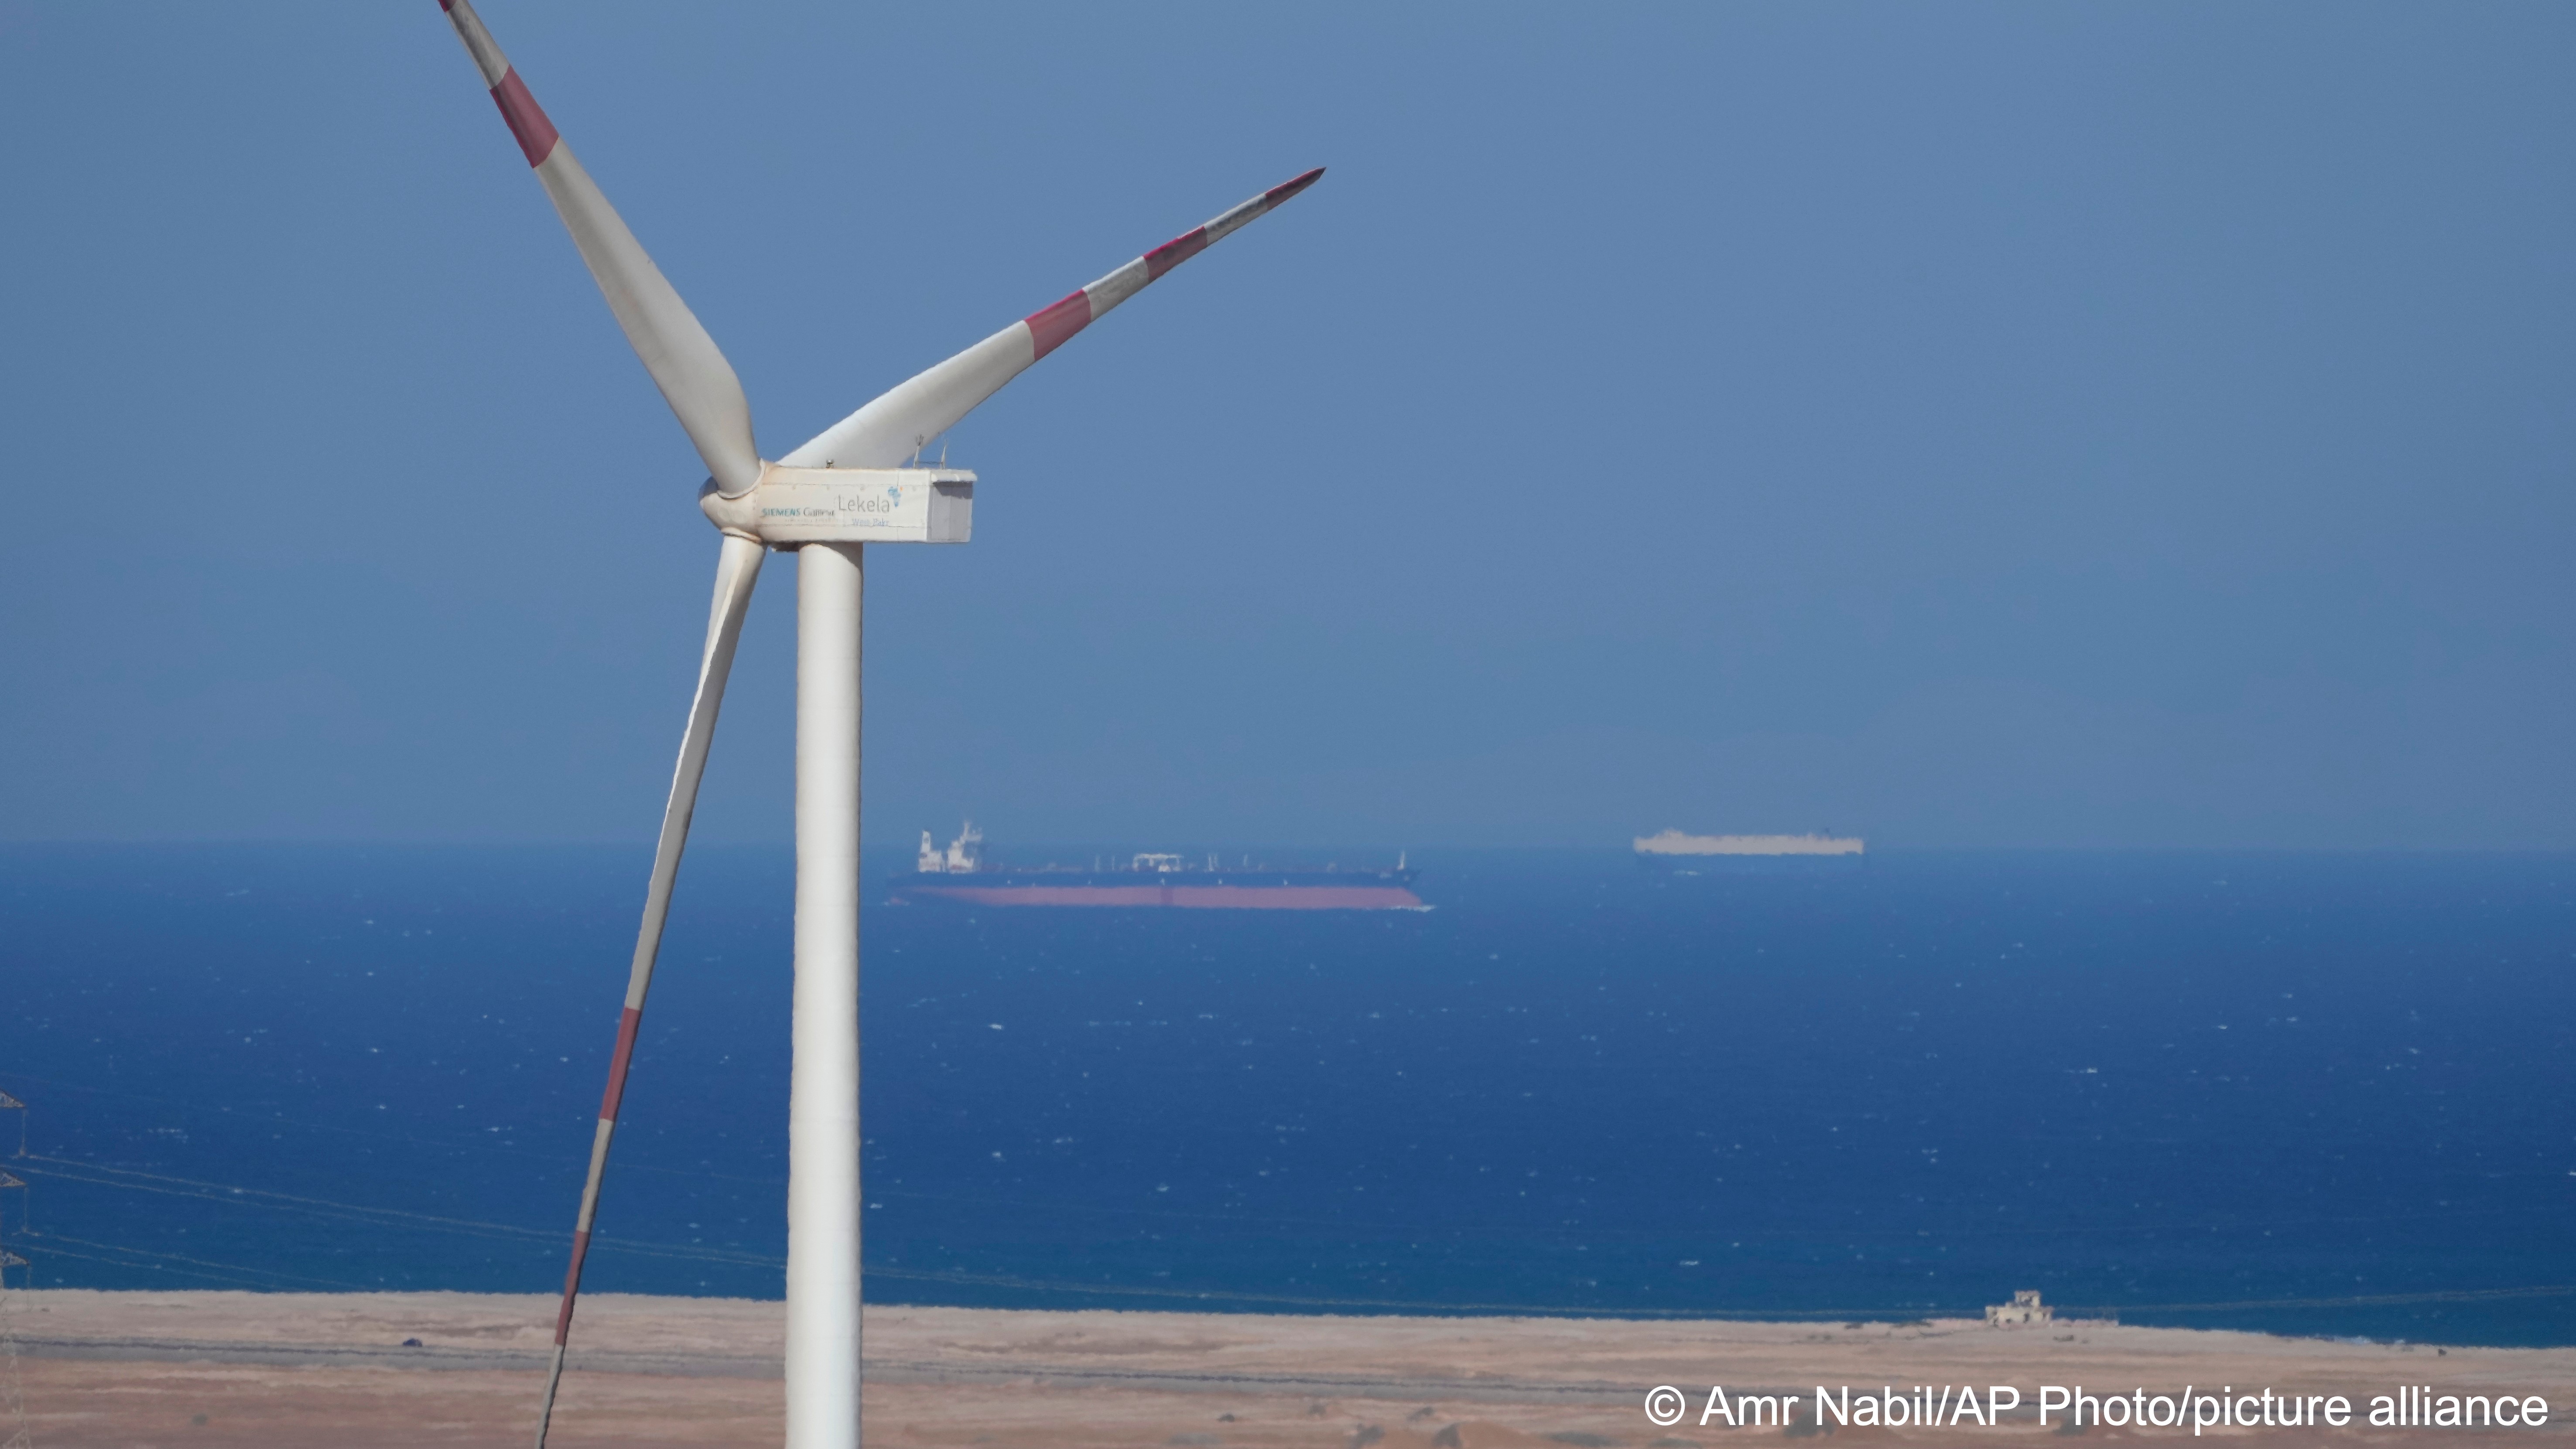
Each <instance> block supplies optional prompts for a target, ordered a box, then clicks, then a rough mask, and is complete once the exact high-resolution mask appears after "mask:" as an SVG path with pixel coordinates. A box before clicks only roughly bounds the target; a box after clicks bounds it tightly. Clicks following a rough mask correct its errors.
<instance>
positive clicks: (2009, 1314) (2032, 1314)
mask: <svg viewBox="0 0 2576 1449" xmlns="http://www.w3.org/2000/svg"><path fill="white" fill-rule="evenodd" d="M2056 1318H2057V1310H2056V1309H2054V1308H2051V1307H2049V1306H2048V1305H2047V1304H2045V1303H2042V1302H2040V1301H2039V1290H2038V1289H2036V1288H2024V1289H2022V1290H2021V1291H2020V1292H2018V1293H2015V1294H2014V1295H2013V1301H2011V1302H2010V1303H1989V1304H1987V1305H1986V1327H1988V1328H2032V1327H2037V1326H2039V1325H2041V1324H2046V1323H2051V1322H2054V1321H2055V1320H2056Z"/></svg>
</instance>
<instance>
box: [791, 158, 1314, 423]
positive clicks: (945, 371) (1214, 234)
mask: <svg viewBox="0 0 2576 1449" xmlns="http://www.w3.org/2000/svg"><path fill="white" fill-rule="evenodd" d="M1323 174H1324V168H1323V167H1321V166H1318V167H1316V168H1315V169H1314V170H1312V171H1309V172H1307V173H1306V174H1305V175H1303V176H1300V177H1298V178H1297V179H1296V180H1294V181H1290V182H1287V183H1285V184H1283V185H1279V186H1274V187H1271V188H1270V189H1269V190H1268V191H1265V192H1263V193H1261V194H1260V195H1259V196H1256V197H1254V198H1252V199H1251V200H1250V201H1247V202H1245V203H1244V204H1242V205H1241V206H1238V207H1236V208H1235V209H1233V210H1232V211H1229V212H1227V213H1226V214H1225V215H1223V216H1220V217H1218V218H1217V219H1216V220H1214V221H1212V222H1209V223H1208V224H1207V225H1205V226H1203V227H1200V228H1199V229H1198V230H1196V231H1193V232H1188V233H1185V234H1183V235H1181V236H1177V237H1174V238H1172V239H1171V240H1170V241H1167V242H1165V243H1163V244H1162V245H1161V246H1158V247H1156V248H1154V249H1153V250H1152V251H1150V252H1147V253H1145V254H1144V255H1143V256H1141V257H1138V258H1137V259H1136V260H1134V261H1132V262H1129V263H1128V264H1127V265H1125V266H1123V267H1120V268H1119V269H1118V270H1116V271H1114V272H1111V273H1110V274H1109V275H1108V276H1105V277H1103V278H1101V279H1100V280H1099V281H1097V282H1094V283H1092V284H1091V285H1090V286H1088V287H1085V288H1083V289H1082V290H1081V291H1079V292H1076V293H1074V294H1073V295H1072V296H1069V297H1067V298H1065V299H1064V300H1063V301H1061V302H1058V303H1056V304H1055V305H1054V306H1052V307H1047V308H1044V309H1042V310H1040V311H1036V312H1032V313H1030V314H1029V315H1028V316H1026V317H1024V318H1022V319H1020V320H1019V321H1017V322H1014V323H1012V324H1011V325H1010V326H1008V327H1005V328H1003V329H1002V330H1001V331H999V332H996V333H994V334H993V335H992V336H990V337H987V338H985V339H984V340H983V341H981V342H978V343H976V344H975V345H974V346H972V347H969V348H967V349H966V350H965V351H963V352H961V353H958V354H957V355H956V356H955V357H952V358H950V359H948V360H947V361H946V362H943V363H940V364H939V365H938V366H936V367H933V368H931V369H930V370H929V371H927V372H924V373H921V374H919V375H917V376H915V377H913V378H911V379H910V380H909V381H906V382H902V383H898V384H896V385H895V386H894V387H893V388H891V389H889V390H888V391H887V392H886V393H885V394H884V395H883V396H882V397H879V398H878V399H877V400H876V401H874V402H872V403H869V404H868V405H867V406H866V407H863V408H861V409H859V410H858V411H857V412H854V413H852V414H850V415H849V416H848V417H846V418H843V419H841V420H840V421H839V422H837V423H834V424H833V425H832V426H831V427H829V428H827V429H825V430H824V431H823V432H822V433H821V434H820V435H819V436H817V437H816V438H815V439H814V440H813V441H812V442H810V443H807V444H806V445H805V446H804V447H801V448H799V449H797V450H796V451H795V452H793V453H790V454H788V455H787V456H786V457H784V458H781V459H779V461H780V462H781V463H784V464H787V465H789V466H792V467H799V468H890V467H893V466H894V465H895V464H898V463H900V462H902V461H903V460H904V459H906V458H909V457H911V456H912V455H913V454H914V453H916V452H919V451H920V450H921V447H922V445H923V444H925V443H927V442H929V441H930V440H931V439H933V438H935V437H938V436H939V435H940V434H941V433H944V432H946V431H948V430H949V428H951V427H953V426H955V425H956V422H957V420H958V419H959V418H962V417H964V416H966V415H967V414H968V413H970V412H972V411H974V410H975V406H976V404H978V403H980V402H982V401H983V400H984V399H986V398H988V397H991V396H992V395H993V394H995V393H997V392H999V391H1001V390H1002V384H1004V383H1006V382H1009V381H1010V380H1011V379H1012V378H1015V377H1017V376H1019V375H1020V373H1021V371H1022V370H1023V369H1025V368H1026V367H1028V365H1029V364H1031V363H1033V362H1035V361H1037V360H1038V359H1039V358H1041V357H1044V356H1046V355H1047V354H1048V353H1050V352H1053V351H1055V350H1056V349H1057V348H1059V347H1061V346H1063V345H1064V344H1065V341H1066V339H1068V338H1070V337H1072V336H1073V334H1075V333H1076V332H1079V331H1081V330H1082V329H1083V328H1085V327H1088V326H1090V325H1091V324H1092V323H1094V322H1097V321H1099V320H1100V319H1101V318H1103V317H1105V316H1107V315H1108V314H1109V309H1110V308H1112V307H1115V306H1117V305H1118V304H1119V303H1121V302H1124V301H1126V300H1127V299H1128V298H1130V297H1133V296H1135V295H1136V294H1137V293H1138V292H1141V291H1143V290H1144V289H1145V286H1146V284H1147V283H1149V282H1153V281H1156V280H1158V279H1159V278H1161V276H1162V275H1163V274H1164V273H1165V272H1168V271H1170V270H1171V269H1172V268H1174V267H1177V266H1179V265H1180V264H1181V263H1183V262H1186V261H1188V260H1189V259H1190V258H1192V257H1194V256H1197V255H1198V254H1199V253H1200V252H1203V251H1205V250H1207V249H1208V248H1209V247H1211V246H1214V245H1216V244H1217V243H1218V242H1220V241H1223V240H1224V239H1225V238H1226V237H1227V236H1228V235H1229V234H1231V233H1233V232H1235V231H1236V230H1238V229H1240V228H1241V227H1242V226H1243V225H1244V224H1245V223H1246V222H1250V221H1252V220H1254V219H1256V218H1258V217H1260V216H1262V215H1263V214H1265V213H1267V212H1269V211H1270V210H1271V209H1272V208H1274V207H1276V206H1278V205H1279V204H1280V203H1281V202H1283V201H1286V200H1287V199H1288V198H1289V197H1292V196H1294V195H1296V194H1297V193H1298V192H1300V191H1303V190H1305V189H1306V188H1307V187H1309V186H1312V185H1314V184H1315V178H1317V177H1319V176H1321V175H1323Z"/></svg>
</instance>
